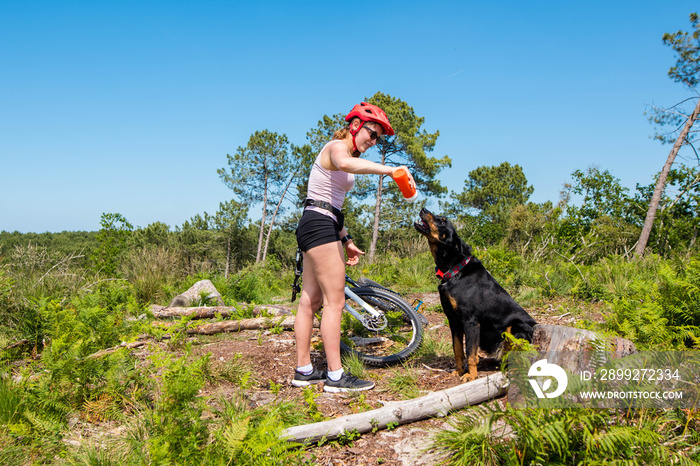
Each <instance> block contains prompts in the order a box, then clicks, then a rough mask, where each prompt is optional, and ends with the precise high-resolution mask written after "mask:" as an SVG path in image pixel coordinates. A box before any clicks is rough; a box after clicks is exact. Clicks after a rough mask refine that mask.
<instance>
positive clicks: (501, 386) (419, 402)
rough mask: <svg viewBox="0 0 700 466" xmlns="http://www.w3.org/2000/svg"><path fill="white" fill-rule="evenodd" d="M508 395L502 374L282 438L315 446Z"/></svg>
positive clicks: (288, 431) (291, 430) (296, 430)
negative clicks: (355, 432)
mask: <svg viewBox="0 0 700 466" xmlns="http://www.w3.org/2000/svg"><path fill="white" fill-rule="evenodd" d="M505 393H506V387H505V377H504V375H503V374H502V373H501V372H496V373H494V374H491V375H488V376H486V377H482V378H480V379H476V380H474V381H471V382H467V383H464V384H462V385H458V386H456V387H452V388H448V389H446V390H442V391H439V392H433V393H430V394H428V395H425V396H422V397H420V398H414V399H412V400H407V401H400V402H392V403H387V405H386V406H384V407H383V408H379V409H375V410H373V411H367V412H364V413H358V414H351V415H349V416H343V417H339V418H337V419H332V420H330V421H323V422H317V423H314V424H306V425H301V426H294V427H290V428H288V429H285V430H284V431H283V432H282V434H281V437H282V438H285V439H287V440H289V441H294V442H308V443H316V442H318V441H320V440H322V439H327V440H332V439H335V438H337V437H340V436H341V435H343V433H345V432H353V431H357V432H359V433H361V434H364V433H366V432H370V431H374V430H377V429H384V428H386V427H387V425H389V424H391V423H395V424H408V423H411V422H416V421H420V420H423V419H428V418H431V417H444V416H446V415H447V414H449V413H450V412H452V411H455V410H458V409H461V408H464V407H465V406H470V405H475V404H478V403H483V402H484V401H487V400H490V399H493V398H496V397H498V396H501V395H503V394H505Z"/></svg>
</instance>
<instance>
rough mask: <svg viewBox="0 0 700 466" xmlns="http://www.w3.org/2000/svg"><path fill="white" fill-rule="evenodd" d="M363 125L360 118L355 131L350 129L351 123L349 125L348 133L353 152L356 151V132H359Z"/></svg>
mask: <svg viewBox="0 0 700 466" xmlns="http://www.w3.org/2000/svg"><path fill="white" fill-rule="evenodd" d="M364 125H365V122H364V121H362V120H360V126H358V127H357V129H356V130H355V131H353V130H352V124H351V125H350V134H352V152H353V153H355V152H357V144H355V136H357V133H359V132H360V130H361V129H362V127H363V126H364Z"/></svg>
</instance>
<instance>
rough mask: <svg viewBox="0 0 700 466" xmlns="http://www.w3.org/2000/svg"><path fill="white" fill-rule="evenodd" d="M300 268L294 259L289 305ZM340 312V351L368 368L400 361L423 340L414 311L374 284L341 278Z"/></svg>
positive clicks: (398, 296)
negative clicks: (342, 301) (342, 283)
mask: <svg viewBox="0 0 700 466" xmlns="http://www.w3.org/2000/svg"><path fill="white" fill-rule="evenodd" d="M301 267H302V265H301V259H300V255H298V256H297V270H296V272H295V280H294V284H293V285H292V289H293V291H292V301H294V300H295V299H296V294H297V293H298V292H299V291H301V287H299V285H298V279H299V278H300V277H301V271H302V270H301ZM363 283H364V284H365V286H362V285H363ZM344 310H345V312H344V313H343V317H342V323H341V341H340V349H341V350H342V351H343V352H345V353H352V354H354V355H356V356H357V357H358V358H359V359H360V360H361V361H362V362H364V363H366V364H367V365H369V366H386V365H391V364H397V363H399V362H401V361H404V360H405V359H406V358H408V357H409V356H410V355H411V354H413V353H414V352H415V351H416V350H417V349H418V347H419V346H420V344H421V341H422V340H423V325H421V319H420V317H419V315H418V312H417V310H416V309H415V308H413V307H411V305H410V304H408V303H407V302H406V301H405V300H404V299H403V298H402V297H401V296H400V295H399V294H398V293H396V292H394V291H391V290H389V289H388V288H385V287H383V286H382V285H379V284H378V283H376V282H371V281H367V280H365V281H363V280H362V279H360V280H359V283H358V282H356V281H354V280H353V279H352V278H350V277H349V276H347V275H345V307H344Z"/></svg>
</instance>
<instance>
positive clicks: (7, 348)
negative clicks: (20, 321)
mask: <svg viewBox="0 0 700 466" xmlns="http://www.w3.org/2000/svg"><path fill="white" fill-rule="evenodd" d="M27 344H29V340H27V339H26V338H25V339H24V340H20V341H18V342H16V343H12V344H11V345H9V346H6V347H4V348H3V349H2V351H6V350H9V349H12V348H18V347H20V346H24V345H27Z"/></svg>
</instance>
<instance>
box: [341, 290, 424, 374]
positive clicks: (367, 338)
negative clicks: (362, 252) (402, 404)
mask: <svg viewBox="0 0 700 466" xmlns="http://www.w3.org/2000/svg"><path fill="white" fill-rule="evenodd" d="M352 291H353V292H354V293H355V294H356V295H357V296H358V297H359V298H361V299H362V300H363V301H365V302H366V303H367V304H369V305H370V306H373V307H375V308H376V309H378V310H380V311H382V312H383V313H384V317H386V322H384V321H382V322H380V323H379V325H377V326H376V329H375V330H370V329H367V328H365V326H363V325H362V323H361V322H359V321H358V320H357V319H355V318H354V317H353V316H352V315H351V314H350V313H348V312H344V313H343V323H342V338H341V342H340V348H341V350H343V351H345V352H350V353H354V354H356V355H357V356H358V357H359V359H360V360H361V361H363V362H364V363H366V364H368V365H370V366H385V365H389V364H396V363H398V362H401V361H403V360H405V359H406V358H408V357H409V356H410V355H411V354H412V353H413V352H414V351H416V350H417V349H418V347H419V346H420V343H421V341H422V339H423V327H422V326H421V324H420V321H419V319H418V315H417V314H416V311H415V310H414V309H413V308H412V307H411V306H410V305H409V304H408V303H407V302H406V301H404V300H403V299H401V298H400V297H398V296H396V294H394V293H391V292H388V291H385V290H382V289H380V288H374V287H360V288H352ZM345 302H346V304H347V305H348V306H350V307H351V308H353V309H354V310H356V311H357V312H359V313H360V314H363V315H367V312H366V311H365V310H364V309H363V308H362V306H361V305H360V304H358V303H357V302H355V301H354V300H353V299H351V298H349V297H346V300H345Z"/></svg>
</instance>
